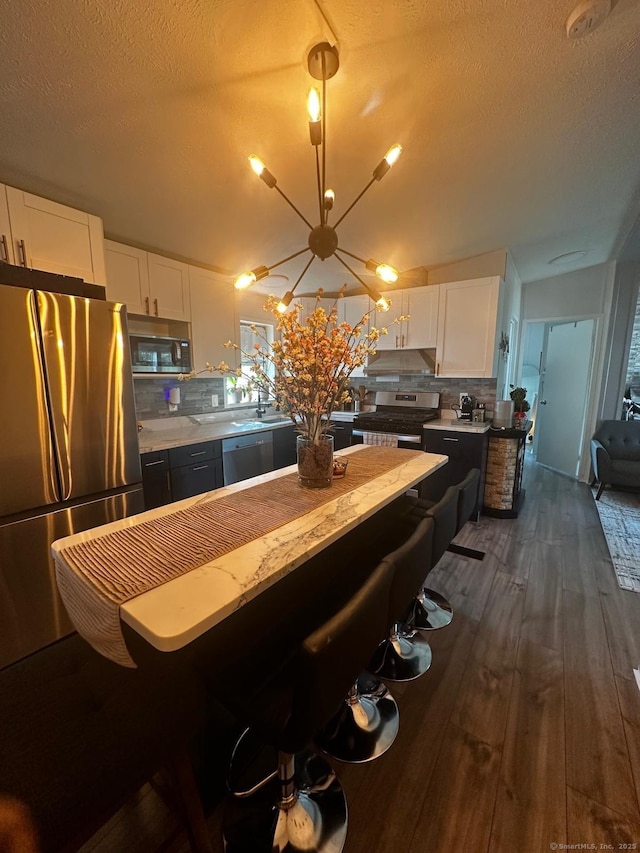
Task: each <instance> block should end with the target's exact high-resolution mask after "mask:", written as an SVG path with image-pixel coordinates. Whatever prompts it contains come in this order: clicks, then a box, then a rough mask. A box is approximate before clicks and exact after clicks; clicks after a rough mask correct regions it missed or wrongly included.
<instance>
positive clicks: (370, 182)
mask: <svg viewBox="0 0 640 853" xmlns="http://www.w3.org/2000/svg"><path fill="white" fill-rule="evenodd" d="M375 181H376V179H375V178H371V180H370V181H369V183H368V184H367V185H366V187H365V188H364V189H363V190H362V192H361V193H360V195H358V196H356V197H355V199H354V200H353V201H352V202H351V204H350V205H349V207H348V208H347V209H346V210H345V212H344V213H343V214H342V216H341V217H340V219H338V221H337V222H336V224H335V225H334V226H333V227H334V228H337V227H338V225H340V223H341V222H342V220H343V219H344V218H345V216H346V215H347V213H349V212H350V211H351V210H352V209H353V208H354V207H355V206H356V204H357V203H358V202H359V201H360V199H361V198H362V196H363V195H364V194H365V193H366V191H367V190H368V189H369V187H370V186H371V185H372V184H374V183H375ZM276 189H278V187H276Z"/></svg>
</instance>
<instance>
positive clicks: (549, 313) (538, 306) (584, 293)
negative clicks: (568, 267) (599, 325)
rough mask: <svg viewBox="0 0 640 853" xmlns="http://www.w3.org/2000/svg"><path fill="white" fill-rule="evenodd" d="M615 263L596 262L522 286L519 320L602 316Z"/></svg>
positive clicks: (607, 300)
mask: <svg viewBox="0 0 640 853" xmlns="http://www.w3.org/2000/svg"><path fill="white" fill-rule="evenodd" d="M614 268H615V264H613V263H611V264H598V265H597V266H594V267H587V268H586V269H583V270H576V271H575V272H568V273H565V274H564V275H554V276H553V277H552V278H545V279H542V280H541V281H530V282H527V284H523V285H522V319H523V320H560V319H565V318H569V319H577V318H578V317H596V316H600V317H603V316H604V314H605V312H606V311H607V310H609V308H610V294H609V295H608V296H607V293H608V285H609V279H610V277H611V276H612V274H613V270H614Z"/></svg>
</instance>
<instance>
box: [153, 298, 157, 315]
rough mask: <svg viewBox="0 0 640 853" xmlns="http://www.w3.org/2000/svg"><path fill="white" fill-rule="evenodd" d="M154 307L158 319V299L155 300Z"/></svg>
mask: <svg viewBox="0 0 640 853" xmlns="http://www.w3.org/2000/svg"><path fill="white" fill-rule="evenodd" d="M153 307H154V309H155V312H156V317H157V316H158V300H157V299H154V300H153Z"/></svg>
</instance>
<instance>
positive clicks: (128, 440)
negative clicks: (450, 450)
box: [0, 265, 144, 667]
mask: <svg viewBox="0 0 640 853" xmlns="http://www.w3.org/2000/svg"><path fill="white" fill-rule="evenodd" d="M1 278H2V276H1V265H0V281H1ZM0 345H1V349H0V351H1V352H2V359H1V365H2V366H1V370H0V402H1V404H2V410H1V411H0V667H3V666H5V665H7V664H9V663H12V662H13V661H16V660H18V659H20V658H22V657H24V656H26V655H28V654H29V653H31V652H33V651H36V650H37V649H39V648H41V647H43V646H45V645H47V644H48V643H51V642H53V641H54V640H56V639H58V638H59V637H62V636H64V635H65V634H67V633H70V632H71V631H72V630H73V626H72V625H71V622H70V621H69V618H68V616H67V614H66V611H65V609H64V606H63V604H62V601H61V600H60V598H59V596H58V592H57V588H56V582H55V574H54V567H53V561H52V559H51V555H50V545H51V543H52V542H53V541H54V540H55V539H59V538H60V537H61V536H67V535H68V534H70V533H77V532H79V531H81V530H86V529H88V528H90V527H96V526H98V525H100V524H104V523H106V522H108V521H114V520H116V519H119V518H123V517H125V516H128V515H132V514H134V513H136V512H140V511H142V510H143V509H144V502H143V497H142V483H141V480H142V477H141V473H140V456H139V452H138V438H137V429H136V416H135V406H134V398H133V380H132V375H131V363H130V358H129V339H128V333H127V320H126V309H125V306H124V305H121V304H119V303H111V302H103V301H100V300H97V299H85V298H81V297H77V296H65V295H61V294H59V293H49V292H44V291H41V290H35V289H27V288H21V287H9V286H4V285H0Z"/></svg>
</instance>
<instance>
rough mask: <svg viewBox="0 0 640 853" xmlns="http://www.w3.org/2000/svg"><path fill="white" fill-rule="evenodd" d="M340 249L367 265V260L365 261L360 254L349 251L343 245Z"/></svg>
mask: <svg viewBox="0 0 640 853" xmlns="http://www.w3.org/2000/svg"><path fill="white" fill-rule="evenodd" d="M340 251H341V252H342V253H343V254H344V255H349V257H350V258H353V259H354V260H356V261H360V263H361V264H364V265H365V266H366V264H367V262H366V261H365V259H364V258H361V257H360V256H359V255H354V254H353V252H348V251H347V250H346V249H345V248H344V247H343V246H340Z"/></svg>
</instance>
